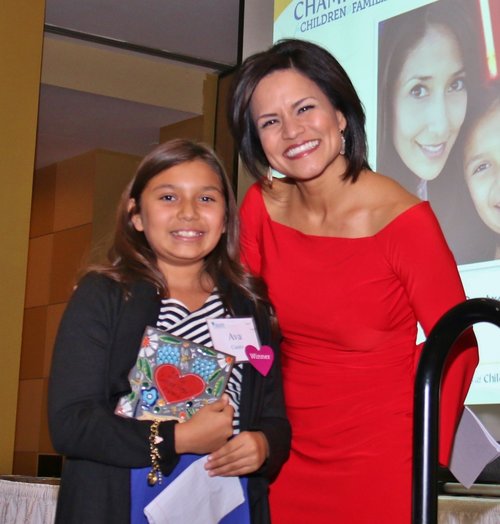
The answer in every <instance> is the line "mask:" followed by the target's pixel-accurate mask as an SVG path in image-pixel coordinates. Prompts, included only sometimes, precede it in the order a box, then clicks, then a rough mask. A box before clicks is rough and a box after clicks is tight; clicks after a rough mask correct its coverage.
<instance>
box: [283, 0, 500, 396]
mask: <svg viewBox="0 0 500 524" xmlns="http://www.w3.org/2000/svg"><path fill="white" fill-rule="evenodd" d="M274 12H275V23H274V40H275V41H278V40H280V39H283V38H300V39H305V40H309V41H312V42H314V43H317V44H319V45H321V46H323V47H325V48H326V49H328V50H329V51H330V52H331V53H332V54H333V55H334V56H335V57H336V58H337V59H338V60H339V62H340V63H341V64H342V65H343V66H344V68H345V69H346V71H347V73H348V75H349V76H350V78H351V80H352V82H353V84H354V87H355V88H356V91H357V92H358V95H359V97H360V98H361V101H362V102H363V105H364V108H365V113H366V132H367V138H368V151H369V158H368V160H369V163H370V165H371V167H372V168H373V169H374V170H376V171H379V172H380V173H382V174H384V175H387V176H390V177H391V178H394V179H395V180H396V181H398V182H399V183H400V184H401V185H403V186H404V187H405V188H406V189H407V190H408V191H410V192H412V193H414V194H415V195H417V196H418V197H419V198H420V199H422V200H428V201H429V202H430V204H431V206H432V208H433V210H434V212H435V214H436V216H437V218H438V220H439V222H440V225H441V228H442V229H443V232H444V234H445V237H446V239H447V242H448V244H449V246H450V248H451V250H452V252H453V254H454V256H455V259H456V262H457V265H458V267H459V270H460V274H461V277H462V281H463V284H464V287H465V290H466V294H467V296H468V297H469V298H472V297H489V298H494V299H497V300H500V2H498V1H496V0H482V1H481V2H478V1H473V0H407V1H404V2H402V1H401V0H374V1H370V2H366V1H363V2H361V1H356V0H342V1H331V2H323V1H319V0H312V1H305V0H275V10H274ZM353 35H355V38H354V40H353ZM475 331H476V336H477V338H478V340H479V347H480V359H481V363H480V366H479V368H478V371H477V373H476V376H475V379H474V384H473V387H472V388H471V391H470V393H469V396H468V399H467V402H469V403H472V404H485V403H499V404H500V330H498V328H496V327H495V326H490V327H485V326H482V325H481V326H477V327H476V328H475Z"/></svg>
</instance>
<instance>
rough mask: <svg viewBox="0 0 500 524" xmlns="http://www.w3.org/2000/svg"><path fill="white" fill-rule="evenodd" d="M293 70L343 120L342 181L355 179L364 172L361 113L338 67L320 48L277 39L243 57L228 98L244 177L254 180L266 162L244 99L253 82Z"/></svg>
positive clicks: (344, 73)
mask: <svg viewBox="0 0 500 524" xmlns="http://www.w3.org/2000/svg"><path fill="white" fill-rule="evenodd" d="M286 69H294V70H296V71H297V72H299V73H301V74H302V75H304V76H306V77H307V78H309V79H310V80H312V81H313V82H314V83H315V84H316V85H317V86H318V87H319V88H320V89H321V91H322V92H323V93H324V94H325V95H326V96H327V98H328V99H329V101H330V103H331V104H332V106H333V108H334V109H337V110H339V111H340V112H342V114H343V115H344V117H345V118H346V121H347V126H346V129H345V130H344V137H345V140H346V152H345V158H346V159H347V170H346V172H345V173H344V175H343V179H344V180H348V179H351V180H352V181H353V182H355V181H356V179H357V177H358V176H359V173H360V171H361V170H362V169H364V168H368V167H369V166H368V161H367V142H366V134H365V113H364V109H363V105H362V104H361V101H360V99H359V97H358V95H357V93H356V90H355V89H354V86H353V85H352V82H351V80H350V79H349V77H348V76H347V73H346V72H345V70H344V68H343V67H342V66H341V65H340V64H339V62H338V61H337V60H336V59H335V58H334V57H333V56H332V55H331V54H330V53H329V52H328V51H326V50H325V49H323V48H322V47H320V46H318V45H316V44H313V43H311V42H306V41H303V40H293V39H287V40H281V41H280V42H278V43H276V44H275V45H273V46H272V47H271V48H269V49H268V50H267V51H264V52H261V53H257V54H255V55H253V56H250V57H249V58H247V59H246V60H245V61H244V62H243V64H242V66H241V68H240V69H239V70H238V72H237V74H236V77H235V79H234V81H233V85H232V89H231V93H230V97H229V110H228V114H229V125H230V128H231V131H232V134H233V136H234V138H235V140H236V142H237V144H238V147H239V150H240V156H241V159H242V161H243V163H244V164H245V166H246V167H247V169H248V171H249V172H250V174H251V175H252V176H253V177H254V178H256V179H257V180H260V179H261V178H262V177H263V176H264V173H265V171H266V170H267V168H268V167H269V162H268V160H267V158H266V155H265V153H264V150H263V149H262V145H261V143H260V139H259V136H258V133H257V129H256V126H255V123H254V122H253V119H252V115H251V112H250V101H251V99H252V95H253V93H254V91H255V88H256V87H257V85H258V83H259V82H260V81H261V80H262V79H263V78H264V77H265V76H267V75H269V74H271V73H273V72H275V71H280V70H286Z"/></svg>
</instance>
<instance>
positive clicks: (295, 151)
mask: <svg viewBox="0 0 500 524" xmlns="http://www.w3.org/2000/svg"><path fill="white" fill-rule="evenodd" d="M318 146H319V140H308V141H307V142H304V143H303V144H300V145H294V146H290V147H289V148H288V149H286V151H285V153H284V155H285V156H286V158H289V159H290V160H294V159H296V158H301V157H303V156H305V155H307V154H309V153H310V152H311V151H313V150H314V149H316V148H317V147H318Z"/></svg>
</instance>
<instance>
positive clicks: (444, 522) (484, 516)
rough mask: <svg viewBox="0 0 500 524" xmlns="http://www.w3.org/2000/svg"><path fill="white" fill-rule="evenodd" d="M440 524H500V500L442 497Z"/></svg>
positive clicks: (440, 497) (440, 499)
mask: <svg viewBox="0 0 500 524" xmlns="http://www.w3.org/2000/svg"><path fill="white" fill-rule="evenodd" d="M438 524H500V498H498V497H497V498H495V497H471V496H465V497H459V496H457V495H440V496H439V501H438Z"/></svg>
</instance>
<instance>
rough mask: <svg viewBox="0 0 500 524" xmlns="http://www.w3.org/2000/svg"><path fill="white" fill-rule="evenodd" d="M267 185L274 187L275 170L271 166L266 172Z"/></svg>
mask: <svg viewBox="0 0 500 524" xmlns="http://www.w3.org/2000/svg"><path fill="white" fill-rule="evenodd" d="M266 179H267V184H268V186H269V187H273V168H272V167H271V166H269V167H268V168H267V172H266Z"/></svg>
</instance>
